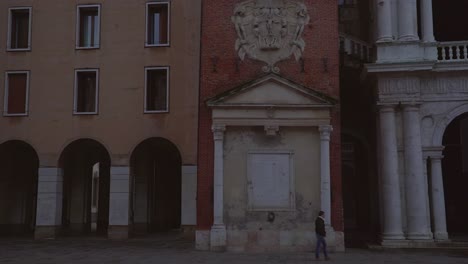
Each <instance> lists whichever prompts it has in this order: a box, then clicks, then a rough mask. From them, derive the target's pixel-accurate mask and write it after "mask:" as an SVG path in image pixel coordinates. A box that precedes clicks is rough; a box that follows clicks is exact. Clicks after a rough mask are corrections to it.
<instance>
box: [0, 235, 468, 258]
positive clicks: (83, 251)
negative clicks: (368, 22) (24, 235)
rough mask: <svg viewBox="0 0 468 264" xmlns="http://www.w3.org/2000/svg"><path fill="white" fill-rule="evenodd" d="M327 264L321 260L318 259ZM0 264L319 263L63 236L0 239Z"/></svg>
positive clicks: (370, 254)
mask: <svg viewBox="0 0 468 264" xmlns="http://www.w3.org/2000/svg"><path fill="white" fill-rule="evenodd" d="M331 258H332V260H331V261H330V262H327V263H349V264H367V263H369V264H390V263H421V264H423V263H424V264H432V263H441V264H463V263H467V264H468V250H455V251H449V250H437V251H434V250H384V251H376V250H372V251H371V250H358V249H348V250H347V252H346V253H336V254H331ZM320 262H321V263H325V262H324V261H320ZM0 263H27V264H36V263H37V264H54V263H66V264H75V263H83V264H94V263H98V264H105V263H116V264H124V263H129V264H140V263H152V264H153V263H160V264H179V263H180V264H185V263H207V264H215V263H216V264H218V263H222V264H234V263H239V264H242V263H248V264H253V263H255V264H264V263H265V264H267V263H268V264H277V263H289V264H295V263H317V262H316V261H315V259H314V256H313V253H302V254H279V253H275V254H245V253H242V254H240V253H210V252H201V251H196V250H194V249H193V246H192V243H188V242H184V241H180V240H170V239H164V240H162V239H132V240H129V241H120V242H116V241H109V240H105V239H99V238H93V239H86V238H63V239H58V240H49V241H33V240H28V239H0Z"/></svg>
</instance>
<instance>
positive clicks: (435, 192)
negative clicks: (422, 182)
mask: <svg viewBox="0 0 468 264" xmlns="http://www.w3.org/2000/svg"><path fill="white" fill-rule="evenodd" d="M442 158H443V156H442V155H432V156H430V160H431V194H432V218H433V221H434V238H435V239H436V240H448V233H447V222H446V215H445V196H444V182H443V178H442Z"/></svg>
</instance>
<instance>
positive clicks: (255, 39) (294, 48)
mask: <svg viewBox="0 0 468 264" xmlns="http://www.w3.org/2000/svg"><path fill="white" fill-rule="evenodd" d="M309 20H310V17H309V14H308V11H307V8H306V6H305V5H304V4H303V3H299V2H296V1H291V0H249V1H245V2H242V3H239V4H237V5H236V7H235V9H234V15H233V16H232V22H233V23H234V25H235V27H236V32H237V36H238V39H237V41H236V44H235V48H236V51H237V53H238V55H239V57H240V59H241V60H244V59H245V57H246V56H247V57H249V58H251V59H254V60H258V61H262V62H265V63H266V64H267V65H266V66H264V67H263V71H265V72H276V73H278V72H279V68H278V67H276V66H275V64H276V63H278V62H279V61H282V60H285V59H288V58H289V57H291V55H294V57H295V58H296V61H299V59H300V58H301V57H302V54H303V52H304V48H305V41H304V39H303V38H302V35H303V32H304V27H305V25H307V24H308V23H309Z"/></svg>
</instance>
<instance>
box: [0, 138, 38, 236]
mask: <svg viewBox="0 0 468 264" xmlns="http://www.w3.org/2000/svg"><path fill="white" fill-rule="evenodd" d="M38 169H39V158H38V156H37V153H36V151H35V150H34V149H33V147H31V146H30V145H29V144H27V143H25V142H23V141H19V140H12V141H8V142H5V143H3V144H1V145H0V235H20V234H32V233H33V231H34V226H35V218H36V202H37V176H38Z"/></svg>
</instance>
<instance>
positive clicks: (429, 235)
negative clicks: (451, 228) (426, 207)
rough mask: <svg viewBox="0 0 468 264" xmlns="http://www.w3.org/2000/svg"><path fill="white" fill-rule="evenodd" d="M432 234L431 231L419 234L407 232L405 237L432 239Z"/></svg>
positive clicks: (410, 238)
mask: <svg viewBox="0 0 468 264" xmlns="http://www.w3.org/2000/svg"><path fill="white" fill-rule="evenodd" d="M433 237H434V236H433V235H432V233H426V234H421V233H408V234H407V239H408V240H433Z"/></svg>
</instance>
